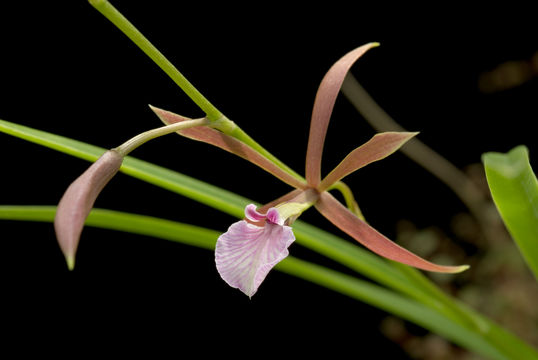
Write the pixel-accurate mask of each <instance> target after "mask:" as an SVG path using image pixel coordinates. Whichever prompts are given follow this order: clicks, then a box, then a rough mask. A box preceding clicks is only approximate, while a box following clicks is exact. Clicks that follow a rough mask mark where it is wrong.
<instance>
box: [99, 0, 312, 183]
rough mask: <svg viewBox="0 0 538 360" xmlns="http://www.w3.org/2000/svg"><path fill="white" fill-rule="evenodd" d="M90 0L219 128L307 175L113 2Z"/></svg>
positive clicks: (293, 173) (282, 167) (277, 162)
mask: <svg viewBox="0 0 538 360" xmlns="http://www.w3.org/2000/svg"><path fill="white" fill-rule="evenodd" d="M89 1H90V4H91V5H92V6H93V7H95V8H96V9H97V10H98V11H99V12H100V13H101V14H103V15H104V16H105V17H106V18H107V19H108V20H110V21H111V22H112V23H113V24H114V25H116V27H117V28H118V29H120V30H121V31H122V32H123V33H124V34H125V35H126V36H127V37H128V38H129V39H131V40H132V41H133V42H134V43H135V44H136V45H137V46H138V47H139V48H140V49H141V50H142V51H143V52H144V53H145V54H146V55H148V56H149V57H150V58H151V60H153V61H154V62H155V63H156V64H157V65H158V66H159V67H160V68H161V69H162V70H163V71H164V72H165V73H166V74H167V75H168V76H169V77H170V78H171V79H172V80H173V81H174V82H175V83H176V84H177V85H178V86H179V87H180V88H181V89H182V90H183V91H184V92H185V93H186V94H187V95H188V96H189V97H190V98H191V99H192V101H194V102H195V103H196V105H198V107H200V109H202V111H204V112H205V113H206V116H207V118H208V119H209V120H210V121H211V122H215V123H216V124H215V126H214V127H215V128H217V129H219V130H221V131H222V132H224V133H225V134H227V135H230V136H233V137H235V138H237V139H238V140H240V141H242V142H244V143H245V144H247V145H249V146H250V147H252V148H253V149H254V150H256V151H258V152H259V153H260V154H262V155H263V156H265V157H266V158H267V159H269V160H270V161H271V162H273V163H274V164H275V165H277V166H278V167H279V168H281V169H282V170H284V171H286V172H287V173H289V174H290V175H292V176H293V177H295V178H297V179H299V180H303V181H304V178H303V177H302V176H301V175H299V174H298V173H296V172H295V171H293V170H292V169H291V168H290V167H288V166H287V165H285V164H284V163H283V162H282V161H280V160H279V159H277V158H276V157H275V156H274V155H272V154H271V153H269V152H268V151H267V150H265V149H264V148H263V147H262V146H261V145H260V144H258V143H257V142H256V141H254V140H253V139H252V138H251V137H250V136H248V135H247V134H246V133H245V132H244V131H243V130H241V128H239V127H238V126H237V125H236V124H235V123H234V122H233V121H231V120H229V119H228V118H227V117H226V116H224V115H223V114H222V113H221V112H220V111H219V110H218V109H217V108H216V107H215V106H213V105H212V104H211V103H210V102H209V100H207V99H206V98H205V97H204V96H203V95H202V94H201V93H200V92H199V91H198V90H197V89H196V88H195V87H194V86H193V85H192V84H191V83H190V82H189V81H188V80H187V78H186V77H185V76H183V74H181V73H180V72H179V70H178V69H177V68H176V67H175V66H174V65H172V63H171V62H170V61H169V60H168V59H167V58H166V57H165V56H164V55H163V54H162V53H161V52H160V51H159V50H157V48H156V47H155V46H154V45H153V44H152V43H151V42H150V41H149V40H148V39H147V38H146V37H145V36H144V35H142V33H141V32H140V31H139V30H138V29H137V28H136V27H135V26H134V25H133V24H132V23H131V22H129V20H127V19H126V18H125V17H124V16H123V15H122V14H121V13H120V12H119V11H118V10H117V9H116V8H115V7H114V6H112V4H110V3H109V2H108V1H106V0H89Z"/></svg>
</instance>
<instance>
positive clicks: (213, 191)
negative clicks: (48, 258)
mask: <svg viewBox="0 0 538 360" xmlns="http://www.w3.org/2000/svg"><path fill="white" fill-rule="evenodd" d="M0 131H1V132H4V133H7V134H10V135H13V136H16V137H19V138H22V139H25V140H28V141H31V142H34V143H38V144H41V145H43V146H46V147H49V148H52V149H55V150H58V151H61V152H64V153H67V154H70V155H73V156H76V157H79V158H82V159H85V160H89V161H95V160H96V159H97V158H98V157H99V156H100V155H101V154H103V153H104V152H105V149H103V148H99V147H96V146H92V145H88V144H85V143H82V142H79V141H76V140H72V139H68V138H65V137H62V136H58V135H54V134H50V133H47V132H44V131H40V130H35V129H32V128H29V127H25V126H22V125H18V124H14V123H10V122H7V121H4V120H0ZM120 171H122V172H124V173H126V174H129V175H131V176H133V177H136V178H138V179H141V180H143V181H146V182H149V183H151V184H154V185H157V186H160V187H162V188H165V189H167V190H170V191H173V192H175V193H178V194H181V195H183V196H186V197H189V198H191V199H194V200H196V201H199V202H201V203H203V204H206V205H208V206H211V207H213V208H216V209H218V210H220V211H222V212H224V213H227V214H230V215H233V216H235V217H238V218H242V217H243V211H244V207H245V206H246V205H247V204H249V203H253V202H252V201H251V200H249V199H246V198H244V197H241V196H239V195H236V194H234V193H231V192H229V191H226V190H223V189H220V188H218V187H216V186H213V185H210V184H207V183H204V182H201V181H199V180H197V179H194V178H191V177H188V176H186V175H183V174H180V173H178V172H175V171H172V170H169V169H165V168H162V167H159V166H157V165H154V164H151V163H148V162H145V161H141V160H138V159H135V158H132V157H126V158H125V161H124V163H123V166H122V167H121V169H120ZM6 209H7V208H6V207H1V208H0V218H2V215H1V214H2V211H4V214H5V211H8V210H9V209H8V210H6ZM10 209H11V210H9V211H11V212H12V215H9V216H11V217H9V216H7V215H4V218H7V219H10V218H14V216H15V215H13V214H15V212H14V208H13V207H11V208H10ZM51 209H54V208H49V210H47V211H48V214H47V215H45V214H43V213H42V212H40V211H38V210H39V209H38V208H34V209H33V210H30V209H26V210H20V209H19V210H18V211H17V216H18V217H19V218H20V219H21V220H22V219H23V218H25V219H26V220H29V218H28V217H27V216H28V215H32V211H33V215H35V217H36V218H37V219H42V221H51V219H52V217H53V215H52V212H53V211H54V210H51ZM98 216H99V212H98V213H97V215H93V213H92V214H90V217H89V218H88V223H87V224H88V225H92V224H94V223H92V221H98V220H97V217H98ZM105 218H107V219H108V220H106V223H108V225H107V226H109V228H110V229H113V228H115V227H116V226H119V224H122V223H123V224H126V223H128V222H126V221H127V220H125V219H124V221H118V220H117V219H115V218H114V217H113V216H112V217H111V215H110V213H109V214H108V215H106V216H105ZM46 219H48V220H46ZM136 219H137V220H136V221H134V222H135V223H136V222H138V221H139V218H136ZM152 221H153V219H151V218H150V219H149V223H150V224H149V225H148V223H147V222H146V223H145V226H141V228H140V229H139V230H137V232H138V233H140V234H146V235H151V236H156V237H163V238H166V237H165V236H167V237H170V238H169V240H174V241H175V240H176V239H179V238H180V237H182V234H183V231H185V232H186V233H188V231H189V230H186V228H182V230H178V229H176V228H175V227H174V225H170V223H169V222H166V220H161V221H164V222H161V223H160V225H161V230H160V231H162V232H163V233H161V234H160V235H159V233H158V232H157V231H158V230H152V228H153V227H152V226H150V225H151V222H152ZM102 223H103V224H104V223H105V220H103V221H102ZM139 224H144V222H143V221H140V222H139ZM94 225H95V224H94ZM103 226H104V225H103ZM193 229H194V228H190V231H196V230H193ZM118 230H121V229H118ZM176 230H177V231H176ZM124 231H127V230H125V229H124ZM144 231H145V232H144ZM152 231H155V233H152ZM294 232H295V235H296V238H297V241H296V242H297V243H298V244H300V245H303V246H306V247H308V248H310V249H312V250H314V251H317V252H319V253H320V254H322V255H324V256H327V257H328V258H331V259H333V260H335V261H337V262H339V263H341V264H343V265H346V266H348V267H349V268H351V269H353V270H355V271H357V272H359V273H361V274H363V275H365V276H367V277H370V278H371V279H373V280H375V281H377V282H379V283H381V284H384V285H386V286H388V287H390V288H392V289H395V290H397V291H399V292H401V293H403V294H405V296H409V297H411V298H412V299H414V300H412V299H409V298H406V297H405V296H402V295H399V294H397V293H396V292H393V291H391V290H387V289H382V288H380V287H378V286H376V287H375V288H376V289H379V290H382V291H381V292H377V293H376V292H373V293H371V294H370V295H368V296H363V297H361V296H362V295H361V293H362V291H367V290H364V286H363V287H361V286H360V285H359V286H357V287H356V288H355V289H353V287H351V285H349V286H348V285H345V284H347V283H348V280H349V281H350V280H356V279H354V278H353V277H350V276H344V278H342V279H341V280H338V281H341V285H338V288H340V289H342V292H343V293H345V294H346V295H349V296H352V297H354V298H357V299H362V301H365V302H368V303H371V304H372V305H374V306H378V307H380V308H381V309H385V310H386V311H389V312H392V311H395V310H393V308H391V306H398V302H399V301H398V300H395V299H401V300H402V304H404V303H405V304H408V305H406V306H409V307H410V310H408V311H407V312H406V311H405V310H404V309H405V306H403V307H402V308H401V309H400V310H398V311H400V312H395V313H396V314H401V316H402V317H404V318H406V319H409V320H411V321H416V322H417V323H418V324H420V325H422V326H424V327H426V328H429V329H432V331H438V332H439V334H441V335H443V336H446V337H447V338H448V339H450V340H452V341H454V342H456V343H458V344H460V345H462V346H465V347H469V349H472V350H474V351H476V352H478V353H480V354H483V355H486V356H488V357H490V358H493V359H510V358H515V357H514V356H515V355H514V356H511V354H512V355H513V354H526V355H525V356H527V355H528V356H527V358H529V359H531V358H537V359H538V355H537V354H536V352H535V351H534V350H533V349H532V348H531V347H529V346H528V345H526V344H525V343H523V342H522V341H521V340H519V339H518V338H516V337H515V336H513V335H511V334H510V333H508V332H506V331H505V330H504V329H502V328H500V327H498V326H497V325H495V324H493V323H492V322H490V321H489V320H488V319H485V318H483V317H482V316H480V315H479V314H477V313H475V312H473V311H472V310H470V309H469V310H465V311H464V313H466V314H467V315H466V316H468V317H469V318H470V319H471V320H472V321H470V322H469V321H461V319H460V318H459V317H457V316H452V315H453V314H454V311H453V310H452V309H450V308H448V309H447V310H446V311H445V310H443V307H444V305H443V304H450V303H452V305H451V306H456V307H457V306H459V305H458V304H457V303H455V302H454V301H453V300H451V299H450V298H448V297H447V298H444V299H436V298H434V297H432V294H433V293H427V292H424V286H423V284H420V283H419V282H416V281H414V280H413V278H412V277H410V276H407V275H406V274H404V273H403V272H402V271H400V270H399V269H398V268H397V267H394V266H392V264H391V263H389V262H388V261H385V260H384V259H382V258H380V257H378V256H376V255H375V254H372V253H371V252H369V251H366V250H364V249H362V248H360V247H359V246H356V245H354V244H353V243H351V242H349V241H346V240H343V239H341V238H339V237H337V236H335V235H332V234H330V233H327V232H324V231H322V230H320V229H318V228H316V227H315V226H312V225H309V224H306V223H304V222H301V221H296V222H295V223H294ZM206 235H207V240H208V241H209V233H206ZM213 235H214V234H213ZM194 238H196V236H194ZM214 239H215V238H212V240H211V241H214ZM177 241H179V240H177ZM191 241H193V240H192V239H191ZM197 244H198V243H195V244H193V245H196V246H202V247H209V242H207V243H205V245H199V244H198V245H197ZM211 246H213V245H211ZM288 263H289V262H288ZM296 264H299V262H296ZM303 265H304V264H303ZM303 265H297V266H299V267H297V269H300V268H301V269H302V270H301V273H302V275H301V277H303V278H305V279H307V280H309V281H313V282H316V283H317V281H318V280H317V279H321V278H322V276H330V275H323V274H324V273H325V271H323V272H318V271H313V270H312V269H315V266H317V265H313V264H311V265H312V266H310V265H309V266H308V267H309V268H310V270H308V271H307V270H305V269H304V266H303ZM301 266H302V267H301ZM279 269H281V270H283V271H285V270H286V268H285V267H284V268H279ZM297 271H299V270H297ZM305 271H306V272H305ZM329 273H330V271H329ZM308 274H310V275H308ZM338 281H336V280H335V282H334V284H333V285H334V286H335V287H336V286H337V285H336V284H337V283H338ZM356 281H358V280H356ZM362 283H364V284H366V285H365V286H366V287H368V286H375V285H372V284H369V283H366V282H362ZM334 289H336V288H334ZM361 289H362V290H361ZM344 291H345V292H344ZM383 291H385V292H387V293H386V294H390V295H387V297H384V295H383V294H385V293H383ZM438 296H444V295H443V294H442V293H441V292H439V294H438ZM376 297H379V299H380V300H379V301H378V302H375V301H376V300H375V299H376ZM368 299H369V300H368ZM383 299H384V300H383ZM382 300H383V301H382ZM435 303H440V304H441V306H440V307H435V306H434V304H435ZM391 304H392V305H391ZM409 304H412V305H409ZM413 309H414V310H413ZM415 310H416V312H414V311H415ZM409 311H413V312H414V314H413V315H411V314H410V313H409ZM430 315H431V316H430ZM442 319H444V320H442ZM449 323H450V326H449ZM469 323H482V324H486V325H485V326H484V327H483V328H482V329H478V328H477V327H475V326H468V324H469ZM435 324H440V325H435ZM499 339H503V341H500V340H499ZM503 354H507V355H506V356H505V355H503ZM529 354H530V355H529Z"/></svg>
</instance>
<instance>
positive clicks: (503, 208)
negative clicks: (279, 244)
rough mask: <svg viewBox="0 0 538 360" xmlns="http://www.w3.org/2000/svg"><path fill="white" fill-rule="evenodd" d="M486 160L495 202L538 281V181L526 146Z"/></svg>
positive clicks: (491, 155)
mask: <svg viewBox="0 0 538 360" xmlns="http://www.w3.org/2000/svg"><path fill="white" fill-rule="evenodd" d="M482 160H483V162H484V167H485V169H486V177H487V181H488V185H489V189H490V191H491V195H492V196H493V201H494V202H495V205H496V206H497V209H498V210H499V213H500V214H501V217H502V219H503V221H504V223H505V224H506V227H507V229H508V231H509V232H510V234H511V235H512V237H513V239H514V240H515V242H516V243H517V245H518V247H519V250H520V251H521V254H522V255H523V257H524V258H525V260H526V262H527V264H528V265H529V267H530V269H531V270H532V272H533V273H534V276H535V277H536V278H537V279H538V181H537V180H536V176H535V175H534V172H533V171H532V168H531V165H530V163H529V152H528V150H527V148H526V147H525V146H523V145H521V146H518V147H516V148H514V149H512V150H511V151H509V152H508V153H506V154H501V153H494V152H490V153H486V154H484V155H483V157H482Z"/></svg>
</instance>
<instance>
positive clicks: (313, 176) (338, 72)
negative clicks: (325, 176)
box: [306, 43, 379, 187]
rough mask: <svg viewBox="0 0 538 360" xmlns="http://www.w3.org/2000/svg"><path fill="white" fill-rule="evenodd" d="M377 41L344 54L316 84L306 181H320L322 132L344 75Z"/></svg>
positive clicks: (313, 185) (323, 139) (323, 133)
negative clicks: (318, 83)
mask: <svg viewBox="0 0 538 360" xmlns="http://www.w3.org/2000/svg"><path fill="white" fill-rule="evenodd" d="M378 45H379V44H378V43H369V44H366V45H363V46H361V47H359V48H357V49H355V50H352V51H351V52H349V53H347V54H346V55H344V56H343V57H342V58H341V59H340V60H338V61H337V62H336V63H335V64H334V65H333V66H332V67H331V68H330V69H329V71H328V72H327V74H326V75H325V77H324V78H323V80H322V81H321V84H320V85H319V89H318V92H317V94H316V99H315V100H314V108H313V110H312V120H311V122H310V135H309V137H308V148H307V152H306V182H307V183H308V184H309V185H310V186H312V187H317V186H318V185H319V183H320V181H321V154H322V153H323V144H324V143H325V135H326V134H327V127H328V126H329V120H330V118H331V114H332V111H333V107H334V103H335V101H336V97H337V95H338V92H339V91H340V87H341V86H342V83H343V81H344V78H345V77H346V74H347V72H348V71H349V69H350V68H351V66H352V65H353V63H355V61H357V59H358V58H360V57H361V56H362V55H363V54H364V53H365V52H366V51H368V50H369V49H371V48H372V47H375V46H378Z"/></svg>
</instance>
